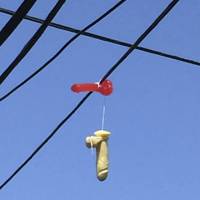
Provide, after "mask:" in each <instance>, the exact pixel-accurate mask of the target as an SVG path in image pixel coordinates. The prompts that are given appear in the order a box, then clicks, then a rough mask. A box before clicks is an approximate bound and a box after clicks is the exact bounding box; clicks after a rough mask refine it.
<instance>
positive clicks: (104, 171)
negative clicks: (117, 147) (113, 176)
mask: <svg viewBox="0 0 200 200" xmlns="http://www.w3.org/2000/svg"><path fill="white" fill-rule="evenodd" d="M110 134H111V133H110V132H108V131H105V130H99V131H96V132H95V133H94V135H93V136H89V137H86V139H85V142H86V146H87V147H88V148H96V170H97V178H98V179H99V180H100V181H104V180H105V179H106V178H107V176H108V166H109V158H108V138H109V136H110Z"/></svg>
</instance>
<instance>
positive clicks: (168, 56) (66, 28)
mask: <svg viewBox="0 0 200 200" xmlns="http://www.w3.org/2000/svg"><path fill="white" fill-rule="evenodd" d="M0 12H1V13H4V14H8V15H11V16H12V15H14V14H15V12H14V11H12V10H8V9H5V8H1V7H0ZM24 19H27V20H29V21H33V22H36V23H39V24H42V23H43V22H44V20H43V19H39V18H37V17H32V16H29V15H26V16H25V17H24ZM49 26H51V27H54V28H57V29H60V30H64V31H69V32H72V33H79V32H80V31H81V30H79V29H76V28H72V27H69V26H65V25H62V24H58V23H54V22H51V23H50V24H49ZM81 35H84V36H87V37H91V38H94V39H98V40H102V41H105V42H110V43H113V44H117V45H120V46H124V47H131V43H128V42H124V41H120V40H117V39H113V38H109V37H105V36H102V35H97V34H94V33H90V32H83V33H81ZM136 49H137V50H140V51H143V52H147V53H151V54H155V55H158V56H162V57H166V58H171V59H174V60H177V61H181V62H185V63H189V64H193V65H197V66H200V62H198V61H195V60H191V59H187V58H183V57H180V56H177V55H172V54H168V53H164V52H161V51H157V50H153V49H149V48H146V47H142V46H138V47H137V48H136Z"/></svg>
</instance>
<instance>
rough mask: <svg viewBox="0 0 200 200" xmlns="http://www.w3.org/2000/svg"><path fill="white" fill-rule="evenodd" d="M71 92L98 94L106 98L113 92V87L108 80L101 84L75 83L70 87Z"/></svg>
mask: <svg viewBox="0 0 200 200" xmlns="http://www.w3.org/2000/svg"><path fill="white" fill-rule="evenodd" d="M71 90H72V91H73V92H77V93H78V92H99V93H101V94H102V95H105V96H108V95H110V94H111V93H112V91H113V85H112V82H111V81H110V80H105V81H103V82H102V83H81V84H79V83H76V84H74V85H72V87H71Z"/></svg>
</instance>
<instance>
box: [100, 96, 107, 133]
mask: <svg viewBox="0 0 200 200" xmlns="http://www.w3.org/2000/svg"><path fill="white" fill-rule="evenodd" d="M105 114H106V98H105V97H104V99H103V110H102V120H101V130H104V125H105Z"/></svg>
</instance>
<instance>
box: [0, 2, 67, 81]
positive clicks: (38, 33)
mask: <svg viewBox="0 0 200 200" xmlns="http://www.w3.org/2000/svg"><path fill="white" fill-rule="evenodd" d="M65 1H66V0H58V2H57V3H56V5H55V6H54V8H53V9H52V10H51V11H50V13H49V15H48V16H47V18H46V20H45V21H44V23H43V24H42V25H41V26H40V27H39V29H38V30H37V31H36V32H35V34H34V35H33V36H32V37H31V39H30V40H29V41H28V42H27V43H26V45H25V46H24V47H23V49H22V50H21V51H20V53H19V54H18V55H17V57H16V58H15V59H14V60H13V62H12V63H11V64H10V65H9V66H8V68H7V69H6V70H5V71H4V72H3V73H2V74H1V76H0V85H1V84H2V83H3V81H4V80H5V79H6V78H7V77H8V76H9V74H10V73H11V72H12V71H13V70H14V69H15V67H16V66H17V65H18V64H19V62H20V61H21V60H22V59H23V58H24V57H25V56H26V54H27V53H28V52H29V51H30V50H31V49H32V48H33V46H34V45H35V43H36V42H37V41H38V39H39V38H40V37H41V36H42V34H43V33H44V31H45V30H46V28H47V27H48V24H49V23H50V22H51V20H52V19H53V18H54V17H55V15H56V14H57V13H58V11H59V10H60V8H61V7H62V6H63V4H64V3H65Z"/></svg>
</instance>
